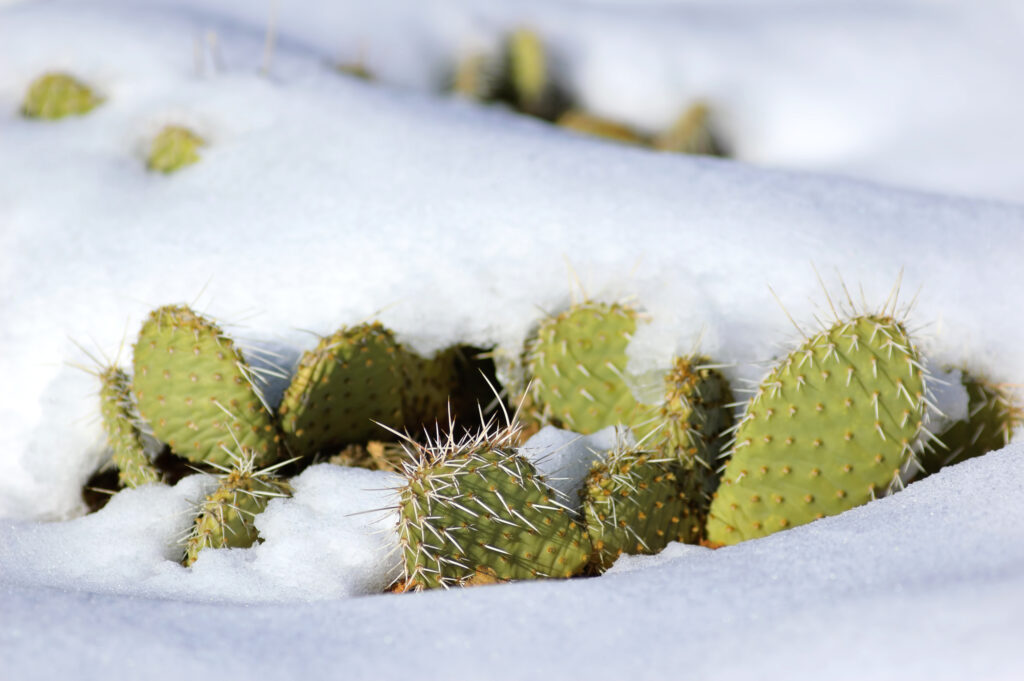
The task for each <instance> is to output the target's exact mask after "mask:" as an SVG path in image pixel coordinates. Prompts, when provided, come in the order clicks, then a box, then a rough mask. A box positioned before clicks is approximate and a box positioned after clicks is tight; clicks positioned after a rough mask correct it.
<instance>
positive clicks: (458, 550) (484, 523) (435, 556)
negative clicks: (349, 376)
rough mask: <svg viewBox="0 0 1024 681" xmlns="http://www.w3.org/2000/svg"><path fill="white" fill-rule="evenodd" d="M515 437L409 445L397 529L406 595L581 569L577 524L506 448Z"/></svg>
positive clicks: (585, 542) (586, 544) (584, 546)
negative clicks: (435, 588)
mask: <svg viewBox="0 0 1024 681" xmlns="http://www.w3.org/2000/svg"><path fill="white" fill-rule="evenodd" d="M515 430H516V429H515V428H509V429H507V430H505V431H502V432H501V433H499V434H498V435H493V434H489V433H483V434H481V435H479V436H475V437H472V438H469V439H467V440H465V441H463V442H460V443H452V442H449V443H447V444H445V445H443V446H436V445H427V446H420V445H411V443H410V445H411V446H412V447H413V449H411V450H410V452H409V453H410V460H409V461H407V462H406V464H405V476H406V478H407V483H406V485H405V486H404V487H402V488H401V489H400V490H399V495H400V501H399V510H400V519H399V523H398V534H399V541H400V543H401V546H402V555H403V558H404V563H405V575H404V576H405V585H406V588H412V589H425V588H434V587H438V586H441V587H449V586H463V585H467V584H470V583H477V582H479V581H480V580H481V578H483V579H484V581H493V580H501V581H504V580H510V579H531V578H543V577H571V576H573V575H577V574H580V573H581V572H582V571H583V569H584V568H585V567H586V565H587V561H588V559H589V556H590V551H591V547H590V540H589V538H588V536H587V534H586V532H585V531H584V529H583V527H582V524H580V523H579V522H577V519H576V517H575V514H574V513H573V511H571V510H570V509H569V508H567V507H566V506H565V505H564V504H563V503H561V502H559V500H558V499H557V497H556V494H555V492H553V491H552V490H551V489H550V488H548V486H547V485H546V484H545V483H544V480H543V479H542V478H541V476H539V475H538V474H537V472H536V470H535V469H534V467H533V465H532V464H531V463H530V462H529V460H528V459H526V458H525V457H523V456H521V455H519V454H518V453H516V451H515V450H514V449H513V448H512V446H511V444H512V443H513V442H514V441H515V439H516V437H517V434H516V432H515Z"/></svg>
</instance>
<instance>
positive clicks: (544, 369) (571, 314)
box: [526, 302, 642, 435]
mask: <svg viewBox="0 0 1024 681" xmlns="http://www.w3.org/2000/svg"><path fill="white" fill-rule="evenodd" d="M636 324H637V312H636V310H634V309H633V308H631V307H628V306H625V305H620V304H618V303H611V304H606V303H592V302H586V303H583V304H580V305H574V306H573V307H571V308H570V309H569V310H566V311H565V312H563V313H561V314H560V315H558V316H556V317H549V318H548V319H545V320H544V321H543V322H541V324H540V327H539V328H538V330H537V335H536V337H535V338H533V339H532V340H530V341H529V342H528V344H527V351H526V356H527V359H526V363H527V373H528V375H529V377H530V379H531V381H532V382H531V388H530V389H531V398H532V401H533V403H534V407H535V412H539V413H534V414H531V415H530V416H532V417H533V418H537V419H539V420H540V421H541V422H542V423H550V424H553V425H556V426H558V427H560V428H566V429H568V430H572V431H575V432H577V433H582V434H585V435H588V434H590V433H596V432H597V431H599V430H602V429H604V428H607V427H608V426H613V425H618V424H626V425H634V424H635V422H636V420H637V419H638V417H639V414H640V413H641V412H642V407H641V405H640V404H639V403H638V402H637V400H636V398H635V397H634V396H633V392H632V390H631V389H630V386H629V384H628V383H627V382H626V380H625V371H626V362H627V361H628V357H627V356H626V348H627V346H628V345H629V342H630V340H631V339H632V336H633V333H634V332H635V331H636Z"/></svg>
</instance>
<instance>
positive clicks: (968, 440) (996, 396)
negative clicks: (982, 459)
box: [920, 371, 1024, 477]
mask: <svg viewBox="0 0 1024 681" xmlns="http://www.w3.org/2000/svg"><path fill="white" fill-rule="evenodd" d="M961 381H962V383H963V386H964V388H966V389H967V419H966V420H963V421H957V422H956V423H954V424H953V425H951V426H950V427H949V428H947V429H946V431H945V432H943V433H942V434H941V435H939V441H940V442H941V443H942V446H941V447H933V448H931V450H930V451H927V452H924V453H922V455H921V457H920V463H921V467H922V468H923V469H924V474H923V476H922V477H924V476H928V475H931V474H932V473H937V472H938V471H939V470H940V469H941V468H944V467H945V466H952V465H954V464H958V463H960V462H961V461H966V460H967V459H970V458H973V457H975V456H981V455H982V454H985V453H987V452H991V451H994V450H996V449H1000V448H1002V447H1005V446H1006V445H1007V444H1009V443H1010V438H1011V437H1012V436H1013V431H1014V430H1015V429H1016V428H1017V427H1018V426H1019V425H1020V424H1021V423H1022V422H1024V409H1022V408H1021V405H1020V404H1018V403H1017V402H1016V400H1015V397H1014V395H1013V393H1012V392H1011V391H1010V389H1009V387H1007V386H1005V385H1000V384H997V383H991V382H989V381H986V380H985V379H983V378H978V377H975V376H972V375H970V374H969V373H967V372H966V371H964V372H962V373H961Z"/></svg>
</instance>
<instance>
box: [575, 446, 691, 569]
mask: <svg viewBox="0 0 1024 681" xmlns="http://www.w3.org/2000/svg"><path fill="white" fill-rule="evenodd" d="M678 468H679V465H678V462H677V461H676V460H675V459H674V458H658V456H657V454H656V453H654V452H651V451H644V450H643V449H641V448H639V447H635V446H634V447H627V446H624V445H620V446H619V447H618V448H616V449H615V450H613V451H611V452H609V453H608V455H607V457H606V458H605V459H604V460H602V461H597V462H595V463H594V465H593V467H592V468H591V470H590V474H589V475H587V479H586V483H585V486H584V489H583V490H582V491H581V495H582V496H583V512H584V515H585V517H586V523H587V533H588V534H589V535H590V540H591V542H592V544H593V554H592V559H591V560H592V563H593V567H594V568H595V569H596V570H598V571H604V570H607V569H608V568H609V567H611V565H612V563H614V562H615V559H616V558H618V557H619V556H620V555H622V554H623V553H627V554H641V553H644V554H652V553H657V552H659V551H661V550H662V549H663V548H665V546H667V545H668V543H669V542H673V541H687V542H690V543H695V542H696V541H697V540H698V539H699V537H700V532H701V522H700V518H699V517H698V516H697V515H696V513H694V512H692V510H691V504H690V503H689V500H688V499H686V496H685V494H684V492H683V491H682V488H681V487H680V481H679V480H678V478H677V477H676V473H677V472H678Z"/></svg>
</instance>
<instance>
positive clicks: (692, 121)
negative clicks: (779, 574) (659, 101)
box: [653, 102, 725, 156]
mask: <svg viewBox="0 0 1024 681" xmlns="http://www.w3.org/2000/svg"><path fill="white" fill-rule="evenodd" d="M653 146H654V148H655V149H658V150H660V151H674V152H677V153H681V154H704V155H708V156H724V155H725V154H724V152H723V150H722V147H721V144H719V142H718V140H717V139H716V137H715V134H714V129H713V126H712V125H711V110H710V109H709V108H708V105H707V104H706V103H704V102H697V103H696V104H694V105H693V106H691V107H690V108H689V109H687V110H686V111H685V112H683V115H682V116H680V117H679V118H678V119H677V120H676V122H675V123H673V124H672V127H670V128H669V129H668V130H666V131H665V132H663V133H661V134H660V135H657V136H656V137H655V138H654V141H653Z"/></svg>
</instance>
